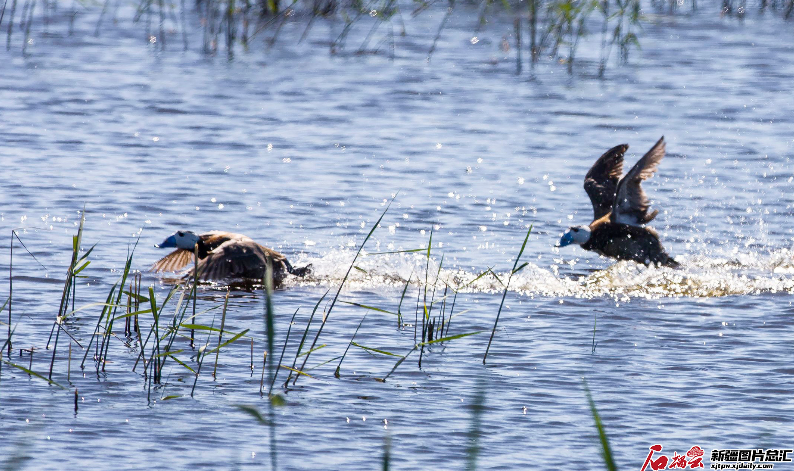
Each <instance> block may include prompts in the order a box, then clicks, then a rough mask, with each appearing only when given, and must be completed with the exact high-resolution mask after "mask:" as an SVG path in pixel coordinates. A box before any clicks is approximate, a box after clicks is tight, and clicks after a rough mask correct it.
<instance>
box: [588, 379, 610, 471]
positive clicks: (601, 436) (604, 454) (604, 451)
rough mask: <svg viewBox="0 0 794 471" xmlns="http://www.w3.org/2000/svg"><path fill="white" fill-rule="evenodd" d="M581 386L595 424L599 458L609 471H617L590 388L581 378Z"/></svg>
mask: <svg viewBox="0 0 794 471" xmlns="http://www.w3.org/2000/svg"><path fill="white" fill-rule="evenodd" d="M582 386H583V387H584V392H585V395H586V396H587V403H588V404H589V406H590V414H592V416H593V421H594V422H595V426H596V429H597V430H598V441H599V443H600V445H601V458H603V460H604V465H605V466H606V468H607V469H608V470H609V471H617V469H618V467H617V465H615V460H614V458H613V457H612V448H611V447H610V446H609V438H607V433H606V430H605V428H604V424H603V422H601V416H599V415H598V409H596V405H595V402H594V401H593V396H592V394H590V388H589V387H587V380H586V379H584V378H582Z"/></svg>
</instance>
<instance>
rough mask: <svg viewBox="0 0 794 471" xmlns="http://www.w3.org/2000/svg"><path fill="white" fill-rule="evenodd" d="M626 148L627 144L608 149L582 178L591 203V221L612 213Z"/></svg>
mask: <svg viewBox="0 0 794 471" xmlns="http://www.w3.org/2000/svg"><path fill="white" fill-rule="evenodd" d="M628 148H629V145H628V144H621V145H619V146H615V147H613V148H611V149H609V150H608V151H606V152H605V153H604V155H602V156H601V157H599V158H598V160H596V163H594V164H593V166H592V167H590V171H588V172H587V175H586V176H585V177H584V190H585V191H586V192H587V195H588V196H589V197H590V202H591V203H593V221H595V220H598V219H601V218H602V217H604V216H605V215H607V214H608V213H609V212H610V211H612V205H613V203H614V202H615V194H616V192H617V187H618V181H619V180H620V176H621V175H622V174H623V155H624V154H625V153H626V150H628Z"/></svg>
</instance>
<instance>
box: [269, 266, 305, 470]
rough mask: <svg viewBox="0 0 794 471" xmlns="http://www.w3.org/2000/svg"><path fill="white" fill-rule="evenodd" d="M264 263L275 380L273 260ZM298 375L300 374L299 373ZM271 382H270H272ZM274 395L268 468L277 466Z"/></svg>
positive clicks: (270, 360) (270, 402)
mask: <svg viewBox="0 0 794 471" xmlns="http://www.w3.org/2000/svg"><path fill="white" fill-rule="evenodd" d="M266 262H267V263H266V265H265V280H264V290H265V327H266V329H267V352H268V358H267V360H268V361H267V366H268V371H269V372H270V376H271V377H272V378H273V381H272V382H275V379H276V376H275V374H274V372H273V348H274V346H275V345H274V343H275V317H276V316H275V311H274V310H273V262H272V261H271V260H270V259H269V258H268V259H266ZM301 369H303V368H301ZM299 376H300V375H299ZM272 382H271V383H272ZM273 398H274V396H272V395H268V401H267V410H268V418H269V422H270V423H269V426H270V468H271V469H273V470H275V469H277V468H278V466H277V461H278V460H277V450H276V414H275V411H274V410H273V406H274V401H273Z"/></svg>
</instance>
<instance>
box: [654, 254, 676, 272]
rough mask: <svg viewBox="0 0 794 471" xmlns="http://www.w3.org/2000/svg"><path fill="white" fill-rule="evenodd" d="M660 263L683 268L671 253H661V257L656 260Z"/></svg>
mask: <svg viewBox="0 0 794 471" xmlns="http://www.w3.org/2000/svg"><path fill="white" fill-rule="evenodd" d="M656 263H657V264H658V265H661V266H665V267H669V268H681V264H680V263H678V262H676V261H675V259H674V258H673V257H671V256H669V255H667V254H666V253H665V254H661V256H660V257H659V259H658V260H657V261H656Z"/></svg>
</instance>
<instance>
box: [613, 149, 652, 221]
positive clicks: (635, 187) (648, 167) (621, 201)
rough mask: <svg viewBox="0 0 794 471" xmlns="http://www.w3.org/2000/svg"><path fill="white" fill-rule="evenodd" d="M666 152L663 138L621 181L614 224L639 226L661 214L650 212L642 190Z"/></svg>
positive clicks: (615, 205) (614, 206)
mask: <svg viewBox="0 0 794 471" xmlns="http://www.w3.org/2000/svg"><path fill="white" fill-rule="evenodd" d="M664 151H665V143H664V136H662V138H661V139H659V141H657V142H656V144H654V146H653V147H651V150H649V151H648V153H647V154H645V155H644V156H643V157H642V158H641V159H640V160H639V161H638V162H637V163H636V164H634V167H632V168H631V170H629V173H627V174H626V176H625V177H623V178H622V179H621V180H620V182H619V183H618V190H617V195H616V197H615V204H614V205H613V207H612V217H611V220H612V222H618V223H621V224H630V225H634V226H639V225H641V224H647V223H649V222H651V221H652V220H653V218H655V217H656V215H657V214H658V213H659V211H653V212H651V213H649V212H648V208H649V207H650V202H649V201H648V196H647V195H646V194H645V192H644V191H643V190H642V186H641V183H642V181H643V180H647V179H649V178H651V177H652V176H653V174H654V173H656V169H657V168H658V167H659V163H660V162H661V161H662V159H663V158H664Z"/></svg>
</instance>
